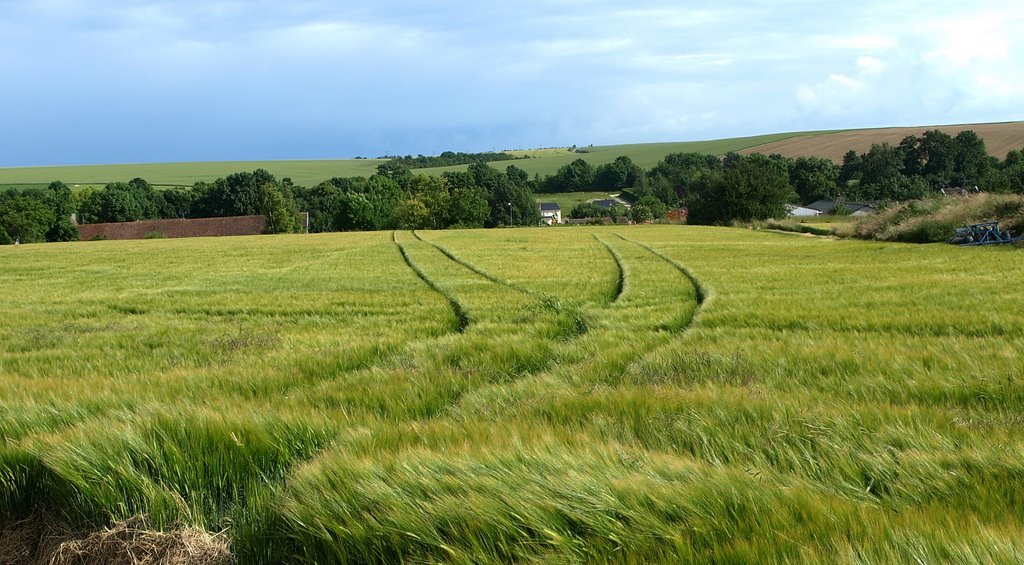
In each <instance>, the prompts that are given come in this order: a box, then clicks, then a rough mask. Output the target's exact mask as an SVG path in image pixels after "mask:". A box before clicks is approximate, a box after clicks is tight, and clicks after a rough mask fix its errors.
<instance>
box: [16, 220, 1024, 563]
mask: <svg viewBox="0 0 1024 565" xmlns="http://www.w3.org/2000/svg"><path fill="white" fill-rule="evenodd" d="M1021 280H1024V250H1022V249H1020V248H1001V249H993V248H959V247H953V246H946V245H903V244H889V243H873V242H863V241H845V240H832V239H826V238H817V237H808V236H802V235H794V234H784V233H769V232H760V231H752V230H746V229H734V228H705V227H690V226H614V227H613V226H608V227H594V228H582V227H581V228H547V229H544V228H536V229H516V230H488V231H484V230H466V231H444V232H434V231H426V232H415V233H413V232H408V231H399V232H395V233H392V232H377V233H345V234H318V235H279V236H254V237H247V238H211V239H191V240H170V239H168V240H143V241H130V242H116V241H100V242H80V243H69V244H42V245H21V246H7V247H0V285H2V288H3V293H2V294H0V382H2V383H3V386H2V387H0V433H2V437H3V443H2V445H0V518H2V521H3V523H2V524H0V531H2V532H4V535H14V534H16V533H17V528H18V525H19V524H23V523H25V522H24V521H25V520H27V519H28V520H37V521H38V520H42V521H44V522H45V523H47V524H52V525H55V527H56V526H59V527H60V528H64V530H63V531H77V532H86V533H88V532H90V531H96V530H99V529H102V528H104V527H107V526H109V525H111V524H113V523H114V522H116V521H119V520H125V519H128V518H131V517H133V516H139V515H143V516H145V517H146V519H147V520H148V523H149V524H150V527H151V528H153V529H163V530H171V529H175V528H181V527H186V526H190V527H194V528H200V529H203V530H205V531H207V532H222V533H223V535H224V536H226V537H227V538H228V539H229V540H230V543H231V552H232V553H233V555H234V557H235V559H236V560H237V562H239V563H290V562H294V563H300V562H301V563H396V562H410V563H481V562H493V563H534V562H536V563H540V562H544V563H548V562H555V563H576V562H609V563H652V562H657V563H687V562H694V563H705V562H750V561H767V562H792V563H807V562H821V563H834V562H840V563H877V562H918V563H933V562H979V563H1006V562H1020V561H1022V560H1024V293H1022V292H1021V289H1020V286H1019V285H1020V281H1021ZM2 547H3V543H2V541H0V548H2ZM0 561H3V556H2V555H0Z"/></svg>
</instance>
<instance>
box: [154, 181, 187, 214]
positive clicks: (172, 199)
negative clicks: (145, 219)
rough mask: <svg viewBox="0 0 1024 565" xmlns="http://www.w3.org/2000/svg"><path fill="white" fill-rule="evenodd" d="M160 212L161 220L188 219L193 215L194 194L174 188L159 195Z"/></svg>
mask: <svg viewBox="0 0 1024 565" xmlns="http://www.w3.org/2000/svg"><path fill="white" fill-rule="evenodd" d="M159 194H160V196H161V199H160V201H159V210H160V217H161V218H188V217H191V215H192V201H193V199H194V194H195V193H194V192H193V191H191V190H187V189H183V188H178V187H173V188H168V189H167V190H165V191H163V192H162V193H159Z"/></svg>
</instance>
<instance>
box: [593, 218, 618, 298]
mask: <svg viewBox="0 0 1024 565" xmlns="http://www.w3.org/2000/svg"><path fill="white" fill-rule="evenodd" d="M591 235H593V236H594V239H596V240H597V241H599V242H601V245H603V246H604V248H605V249H607V250H608V253H609V254H610V255H611V256H612V261H614V262H615V269H616V270H617V271H618V276H617V278H616V280H615V291H614V292H613V293H612V296H611V300H609V301H608V305H609V306H610V305H612V304H615V303H616V302H618V301H619V298H621V297H622V293H623V292H625V290H626V268H625V266H623V263H622V257H621V256H619V252H618V251H616V250H615V248H614V247H612V246H611V244H609V243H608V242H607V241H605V240H603V239H601V238H600V237H598V236H597V234H596V233H594V234H591Z"/></svg>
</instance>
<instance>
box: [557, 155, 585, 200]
mask: <svg viewBox="0 0 1024 565" xmlns="http://www.w3.org/2000/svg"><path fill="white" fill-rule="evenodd" d="M555 179H556V180H557V184H558V186H559V192H584V191H587V190H590V188H591V187H592V186H593V184H594V167H592V166H591V165H590V163H588V162H586V161H584V160H583V159H576V160H575V161H573V162H571V163H569V164H568V165H565V166H563V167H561V168H559V169H558V172H556V173H555Z"/></svg>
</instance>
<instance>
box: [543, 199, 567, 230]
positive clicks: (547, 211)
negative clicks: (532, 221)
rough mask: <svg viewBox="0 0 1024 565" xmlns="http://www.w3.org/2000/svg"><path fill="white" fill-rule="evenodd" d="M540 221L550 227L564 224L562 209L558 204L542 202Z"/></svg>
mask: <svg viewBox="0 0 1024 565" xmlns="http://www.w3.org/2000/svg"><path fill="white" fill-rule="evenodd" d="M540 221H542V222H544V223H545V224H547V225H549V226H550V225H553V224H560V223H562V207H561V206H559V205H558V203H557V202H541V203H540Z"/></svg>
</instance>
